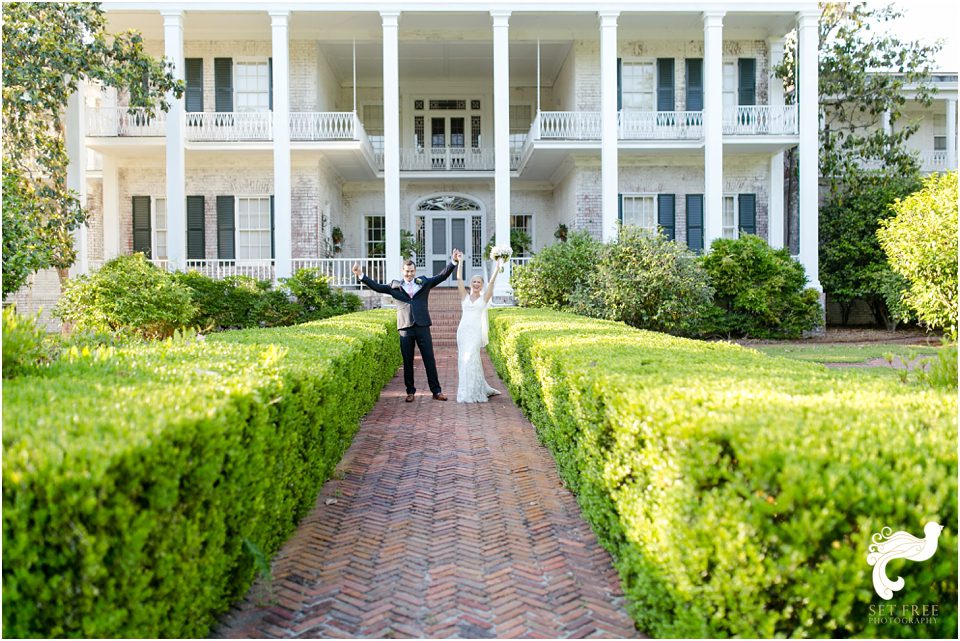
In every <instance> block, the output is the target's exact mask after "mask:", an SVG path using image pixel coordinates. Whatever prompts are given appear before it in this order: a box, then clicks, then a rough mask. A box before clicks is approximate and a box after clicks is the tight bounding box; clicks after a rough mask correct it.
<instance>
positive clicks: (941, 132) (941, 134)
mask: <svg viewBox="0 0 960 641" xmlns="http://www.w3.org/2000/svg"><path fill="white" fill-rule="evenodd" d="M933 150H934V151H946V150H947V117H946V116H934V117H933Z"/></svg>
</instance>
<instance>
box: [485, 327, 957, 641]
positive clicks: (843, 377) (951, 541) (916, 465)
mask: <svg viewBox="0 0 960 641" xmlns="http://www.w3.org/2000/svg"><path fill="white" fill-rule="evenodd" d="M490 353H491V357H492V358H493V361H494V363H495V364H496V366H497V369H498V371H499V372H500V374H501V376H502V377H503V378H504V380H505V381H507V384H508V386H509V388H510V391H511V393H512V395H513V397H514V398H515V399H516V400H517V402H518V404H520V405H521V406H522V408H523V409H524V411H525V412H526V413H527V415H528V416H529V417H530V419H531V421H532V422H533V423H534V425H535V426H536V428H537V431H538V433H539V435H540V438H541V440H542V441H543V442H544V443H545V444H546V445H548V446H549V447H550V449H551V450H552V451H553V454H554V456H555V458H556V461H557V464H558V468H559V470H560V473H561V476H562V477H563V479H564V481H565V483H566V484H567V485H568V486H569V487H570V488H571V489H572V490H573V491H574V492H575V493H576V494H577V496H578V500H579V502H580V505H581V507H582V510H583V513H584V515H585V517H586V518H587V519H588V520H589V521H590V522H591V524H592V526H593V528H594V530H595V531H596V533H597V535H598V538H599V539H600V540H601V541H602V543H603V544H604V546H605V547H606V548H607V549H608V550H609V551H610V552H611V554H612V555H613V557H614V559H615V563H616V566H617V568H618V570H619V572H620V576H621V580H622V583H623V586H624V589H625V591H626V594H627V595H628V599H629V601H630V608H631V612H632V615H633V616H634V618H635V620H636V622H637V624H638V627H639V629H640V630H643V631H644V632H646V633H648V634H650V635H651V636H654V637H728V636H745V637H761V638H763V637H774V636H787V637H846V636H867V637H895V636H906V637H916V636H921V637H928V636H932V637H946V638H955V637H956V632H957V607H956V604H957V447H956V446H957V402H956V398H955V395H954V394H952V393H943V392H938V391H934V390H931V389H923V388H919V387H916V386H913V387H911V386H907V385H903V384H901V383H899V382H897V381H892V380H880V379H879V377H870V379H872V380H863V378H862V377H861V378H856V377H855V376H854V375H853V374H850V373H846V374H844V373H837V372H835V371H830V370H827V369H826V368H824V367H822V366H820V365H816V364H808V363H801V362H798V361H791V360H787V359H782V358H777V357H770V356H765V355H762V354H759V353H757V352H755V351H752V350H748V349H744V348H740V347H738V346H735V345H730V344H721V343H706V342H699V341H692V340H687V339H681V338H676V337H671V336H667V335H664V334H656V333H652V332H645V331H642V330H636V329H632V328H628V327H626V326H625V325H622V324H619V323H614V322H608V321H598V320H590V319H586V318H582V317H578V316H573V315H570V314H564V313H560V312H554V311H547V310H521V309H506V310H498V311H496V312H492V313H491V321H490ZM874 379H875V380H874ZM928 520H937V521H938V522H939V523H940V524H942V525H944V526H945V529H944V530H943V532H942V534H941V536H940V539H939V549H938V551H937V552H936V554H935V555H934V557H933V558H931V559H930V560H929V561H926V562H919V563H914V562H907V561H902V560H901V561H894V562H892V563H891V564H890V565H889V566H888V574H889V575H890V578H891V579H895V578H896V576H897V575H898V574H899V575H902V576H903V577H904V580H905V582H906V587H905V588H904V589H903V591H901V592H898V593H897V594H896V595H895V597H894V599H893V601H889V602H887V601H882V600H881V599H880V598H879V597H878V596H877V595H876V594H875V592H874V591H873V587H872V580H871V572H872V569H871V567H870V566H868V565H867V563H866V556H867V552H868V546H869V544H870V543H871V535H872V534H873V533H875V532H879V531H880V530H881V529H882V528H884V527H891V528H892V529H893V530H894V531H897V530H906V531H908V532H911V533H913V534H914V535H916V536H920V537H922V536H923V526H924V524H925V523H926V522H927V521H928ZM880 604H883V605H885V606H889V605H891V604H893V605H895V606H897V607H896V612H897V616H899V615H900V613H901V609H900V606H902V605H903V604H910V605H913V604H916V605H924V604H926V605H930V606H932V605H936V606H938V614H939V616H938V617H937V619H936V620H935V621H929V620H928V621H926V622H907V623H904V622H901V623H897V622H896V621H892V617H886V618H885V617H883V616H880V614H881V613H882V612H887V613H889V612H890V611H891V610H889V609H887V610H879V609H878V608H877V606H878V605H880ZM871 606H873V608H874V609H873V610H871ZM908 611H909V610H908ZM930 612H931V610H929V609H928V610H927V613H928V614H929V613H930Z"/></svg>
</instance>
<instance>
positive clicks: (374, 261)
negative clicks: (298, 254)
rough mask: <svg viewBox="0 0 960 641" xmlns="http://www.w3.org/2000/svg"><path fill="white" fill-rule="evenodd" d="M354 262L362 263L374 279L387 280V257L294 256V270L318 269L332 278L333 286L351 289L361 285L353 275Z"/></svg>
mask: <svg viewBox="0 0 960 641" xmlns="http://www.w3.org/2000/svg"><path fill="white" fill-rule="evenodd" d="M354 263H360V267H361V268H362V269H363V273H364V274H366V275H367V276H369V277H370V278H372V279H373V280H375V281H377V282H381V283H382V282H384V281H385V280H386V273H387V259H386V258H294V259H293V271H294V272H296V271H297V270H298V269H304V268H308V269H318V270H320V272H321V273H322V274H324V275H325V276H327V277H328V278H329V279H330V285H331V286H332V287H341V288H344V289H350V288H357V287H360V285H359V284H358V283H357V277H356V276H354V275H353V271H352V268H353V264H354ZM398 273H399V272H398Z"/></svg>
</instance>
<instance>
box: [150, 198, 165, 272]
mask: <svg viewBox="0 0 960 641" xmlns="http://www.w3.org/2000/svg"><path fill="white" fill-rule="evenodd" d="M153 257H154V258H158V259H160V260H166V258H167V199H166V198H154V199H153Z"/></svg>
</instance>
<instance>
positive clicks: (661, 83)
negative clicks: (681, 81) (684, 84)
mask: <svg viewBox="0 0 960 641" xmlns="http://www.w3.org/2000/svg"><path fill="white" fill-rule="evenodd" d="M673 67H674V65H673V58H657V111H674V110H675V109H676V108H677V107H676V104H677V103H676V99H675V97H674V92H673V88H674V85H675V84H676V83H675V82H674V79H673Z"/></svg>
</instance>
